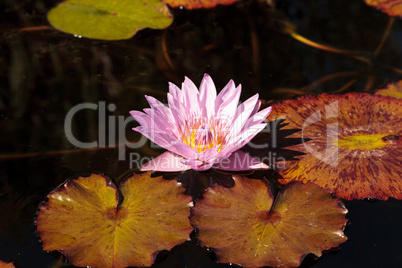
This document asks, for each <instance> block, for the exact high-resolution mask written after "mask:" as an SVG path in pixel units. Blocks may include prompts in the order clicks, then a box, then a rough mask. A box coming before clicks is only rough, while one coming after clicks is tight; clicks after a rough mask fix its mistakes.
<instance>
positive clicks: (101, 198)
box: [36, 173, 192, 267]
mask: <svg viewBox="0 0 402 268" xmlns="http://www.w3.org/2000/svg"><path fill="white" fill-rule="evenodd" d="M120 192H121V195H122V197H121V198H120V197H119V193H118V191H117V190H116V188H115V186H114V185H113V183H112V182H111V181H110V180H109V179H107V178H106V177H104V176H101V175H95V174H93V175H91V176H90V177H80V178H78V179H76V180H73V181H69V182H66V183H64V184H63V185H61V186H60V187H59V188H57V189H55V190H54V191H53V192H52V193H50V194H49V195H48V198H49V200H48V201H47V202H45V203H44V204H43V205H42V206H41V208H40V211H39V213H38V218H37V221H36V224H37V231H38V233H39V236H40V239H41V241H42V242H43V249H44V250H46V251H52V250H58V251H60V252H61V253H63V254H64V255H65V256H66V257H67V259H68V260H69V261H70V263H72V264H74V265H76V266H94V267H127V266H151V265H152V262H153V257H154V254H155V253H157V252H158V251H160V250H163V249H171V248H172V247H173V246H175V245H177V244H180V243H183V242H185V241H186V240H188V239H189V234H190V232H191V231H192V227H191V225H190V222H189V219H188V216H189V214H190V204H191V198H190V197H189V196H186V195H184V194H183V192H184V188H182V187H181V186H180V184H179V183H177V182H176V181H174V180H172V181H167V180H164V179H163V178H162V177H156V178H151V177H150V173H145V174H141V175H136V174H134V175H133V176H131V177H130V178H128V179H127V180H125V181H124V182H123V183H122V184H121V185H120ZM119 200H120V201H119ZM120 202H121V204H120Z"/></svg>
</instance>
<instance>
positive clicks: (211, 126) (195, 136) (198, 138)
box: [179, 118, 229, 153]
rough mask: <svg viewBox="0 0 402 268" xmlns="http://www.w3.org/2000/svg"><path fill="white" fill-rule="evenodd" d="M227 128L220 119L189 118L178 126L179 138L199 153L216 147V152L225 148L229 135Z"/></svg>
mask: <svg viewBox="0 0 402 268" xmlns="http://www.w3.org/2000/svg"><path fill="white" fill-rule="evenodd" d="M228 130H229V128H228V126H227V124H226V123H225V122H224V121H222V120H215V119H210V120H207V119H203V118H202V119H190V120H186V121H184V123H183V124H182V125H181V126H180V128H179V134H180V138H181V139H182V140H183V142H184V143H185V144H187V145H189V146H190V147H191V148H193V149H195V150H197V152H199V153H201V152H203V151H206V150H208V149H211V148H217V149H218V153H219V152H220V151H221V150H222V149H223V148H225V146H226V144H227V142H228V140H229V137H228V132H229V131H228Z"/></svg>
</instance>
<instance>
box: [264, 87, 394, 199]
mask: <svg viewBox="0 0 402 268" xmlns="http://www.w3.org/2000/svg"><path fill="white" fill-rule="evenodd" d="M275 118H284V119H285V121H284V123H288V125H286V126H285V127H284V129H295V128H298V129H302V131H299V132H296V133H294V134H292V135H291V136H289V137H292V138H300V137H302V138H304V139H312V140H310V141H306V142H304V143H302V144H298V145H294V146H290V147H286V148H287V149H291V150H296V151H300V152H303V153H306V155H301V156H296V158H297V159H299V160H298V161H287V162H285V163H281V164H282V166H283V164H284V165H285V168H284V169H281V170H279V172H280V174H281V175H282V176H283V179H281V180H280V182H281V183H283V184H286V183H289V182H291V181H302V182H313V183H316V184H318V185H319V186H321V187H323V188H324V189H328V190H330V191H332V192H333V193H334V195H335V196H337V197H341V198H345V199H348V200H350V199H354V198H366V197H370V198H378V199H383V200H386V199H388V197H394V198H397V199H402V180H401V179H400V178H401V173H402V169H401V162H402V150H401V149H402V142H401V138H400V137H401V135H402V99H396V98H391V97H384V96H379V95H370V94H366V93H348V94H345V95H335V94H333V95H329V94H321V95H318V96H316V97H314V96H304V97H301V98H298V99H297V100H286V101H284V102H283V103H280V104H275V105H273V111H272V113H271V115H270V116H269V117H268V119H269V120H272V119H275Z"/></svg>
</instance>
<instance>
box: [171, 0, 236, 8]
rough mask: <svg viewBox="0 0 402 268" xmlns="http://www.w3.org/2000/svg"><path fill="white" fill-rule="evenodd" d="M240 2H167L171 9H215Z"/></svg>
mask: <svg viewBox="0 0 402 268" xmlns="http://www.w3.org/2000/svg"><path fill="white" fill-rule="evenodd" d="M237 1H240V0H166V1H165V2H166V4H168V5H169V6H171V7H184V8H185V9H197V8H213V7H216V6H217V5H230V4H233V3H234V2H237Z"/></svg>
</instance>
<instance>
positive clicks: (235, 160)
mask: <svg viewBox="0 0 402 268" xmlns="http://www.w3.org/2000/svg"><path fill="white" fill-rule="evenodd" d="M214 168H216V169H222V170H230V171H240V170H250V169H268V168H269V166H268V165H266V164H264V163H262V162H260V161H258V160H257V159H255V158H254V157H251V156H250V155H249V154H246V153H245V152H243V151H240V150H238V151H236V152H234V153H232V154H231V155H230V156H229V157H228V158H226V159H225V160H222V161H220V162H219V163H217V164H215V165H214Z"/></svg>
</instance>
